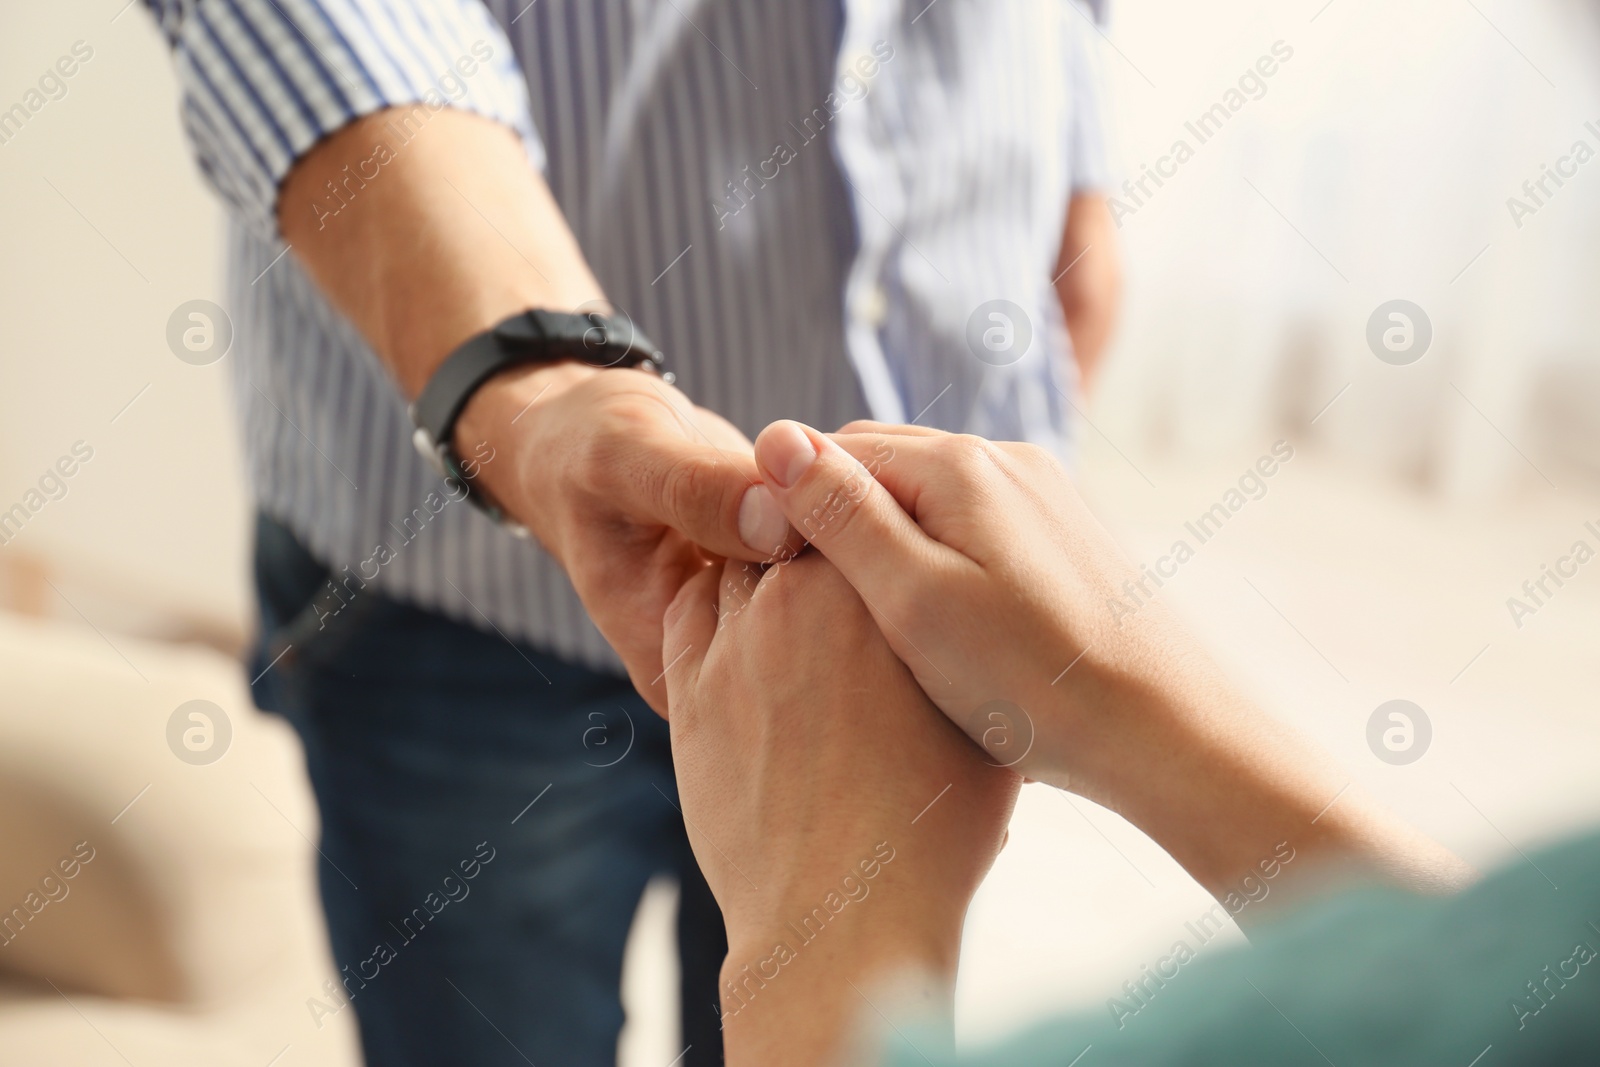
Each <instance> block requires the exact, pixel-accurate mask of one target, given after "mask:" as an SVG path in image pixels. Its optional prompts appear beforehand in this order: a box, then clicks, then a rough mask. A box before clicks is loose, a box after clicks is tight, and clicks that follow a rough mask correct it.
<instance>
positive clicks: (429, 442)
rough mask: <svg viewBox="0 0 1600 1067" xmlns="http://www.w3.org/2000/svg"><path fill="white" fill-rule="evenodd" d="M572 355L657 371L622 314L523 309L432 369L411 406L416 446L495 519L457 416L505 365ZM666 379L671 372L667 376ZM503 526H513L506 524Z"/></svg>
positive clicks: (652, 351)
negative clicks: (461, 443) (473, 480)
mask: <svg viewBox="0 0 1600 1067" xmlns="http://www.w3.org/2000/svg"><path fill="white" fill-rule="evenodd" d="M568 359H571V360H576V361H578V362H580V363H584V364H587V365H589V366H591V367H639V368H641V369H651V370H656V371H659V370H660V368H661V365H662V363H663V357H662V354H661V350H660V349H658V348H657V347H656V346H655V343H654V342H652V341H651V340H650V339H649V338H648V337H646V336H645V335H644V332H643V331H642V330H640V329H639V328H638V327H636V326H634V325H633V322H632V321H631V320H629V319H628V318H627V317H626V316H622V315H602V314H600V313H599V312H578V313H571V312H560V311H540V310H531V311H524V312H521V313H519V314H516V315H513V316H511V317H510V318H509V319H506V320H505V321H503V322H501V323H500V324H498V325H497V326H495V327H494V328H493V329H489V330H485V331H484V332H483V333H480V334H476V335H475V336H473V337H470V338H468V339H467V341H465V342H464V343H463V344H462V345H461V347H459V348H457V349H456V350H455V351H454V352H452V353H450V355H449V356H448V357H446V359H445V361H444V362H443V363H441V364H439V367H438V369H437V370H435V371H434V372H433V377H432V378H430V379H429V380H428V384H427V385H426V386H424V387H423V389H422V392H421V393H420V394H418V396H417V399H416V401H415V402H414V403H412V405H411V422H412V424H413V425H414V426H415V427H416V432H415V433H414V434H413V435H412V440H413V443H414V444H415V445H416V447H417V451H418V452H420V453H422V455H423V457H424V458H425V459H427V460H428V462H429V463H431V464H433V466H434V467H435V469H437V470H438V471H439V473H440V474H441V475H444V476H445V477H453V478H456V479H459V480H461V481H462V482H463V484H466V485H468V486H469V494H468V499H469V500H472V501H473V502H474V503H476V504H478V505H479V506H480V507H482V508H483V509H484V510H486V511H488V512H489V513H490V514H491V515H492V516H494V517H495V518H496V519H497V520H499V521H501V522H506V518H505V516H504V514H503V513H502V512H501V511H500V509H499V508H498V507H495V506H494V505H493V504H492V502H490V501H488V500H487V499H486V498H485V497H484V494H483V493H482V492H481V491H477V490H472V489H471V486H470V482H469V479H468V476H467V474H466V473H465V472H464V471H463V470H462V468H461V464H460V463H459V462H458V460H457V458H456V455H455V449H454V448H453V447H452V445H451V443H450V442H451V438H452V436H453V435H454V433H455V426H456V420H457V419H458V418H460V417H461V412H462V410H463V409H465V408H466V406H467V401H468V400H470V399H472V394H473V393H475V392H477V391H478V389H479V387H480V386H482V385H483V383H485V382H487V381H488V380H489V379H490V378H492V377H494V376H495V375H496V374H498V373H500V372H501V371H503V370H508V369H510V368H512V367H518V366H525V365H527V364H532V363H557V362H560V361H562V360H568ZM665 377H666V378H667V380H668V381H671V375H666V376H665ZM508 525H513V524H510V523H508Z"/></svg>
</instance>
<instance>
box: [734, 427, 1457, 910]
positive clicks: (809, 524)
mask: <svg viewBox="0 0 1600 1067" xmlns="http://www.w3.org/2000/svg"><path fill="white" fill-rule="evenodd" d="M756 460H757V463H758V464H759V466H760V467H761V470H762V474H763V477H764V479H765V481H766V484H767V486H768V488H769V490H770V491H771V492H772V494H773V496H774V497H775V498H776V499H777V501H778V503H779V504H780V506H782V507H783V509H784V511H785V512H786V513H787V514H788V516H789V521H790V523H791V524H792V525H793V526H794V528H795V529H796V530H797V531H799V533H800V535H801V536H802V537H804V538H805V539H806V540H808V541H810V542H811V543H812V544H814V545H815V546H816V547H817V548H818V549H820V550H821V551H822V552H823V554H824V555H826V556H827V557H828V558H829V559H830V560H832V561H833V563H834V564H835V565H836V566H837V567H838V568H839V570H840V572H841V573H843V575H844V576H845V578H846V579H848V580H849V582H850V584H851V585H852V586H854V587H855V589H856V590H857V591H858V592H859V593H860V595H861V598H862V599H863V600H864V601H865V602H866V603H867V604H868V605H869V607H870V608H871V610H872V614H873V616H874V618H875V619H876V621H877V623H878V625H879V628H880V630H881V631H882V633H883V635H884V637H885V639H887V641H888V642H889V645H890V646H891V647H892V648H893V649H894V651H895V653H896V654H897V655H898V656H899V657H900V659H901V660H902V661H904V662H905V664H906V665H907V666H908V667H909V668H910V669H911V671H912V673H913V674H914V675H915V677H916V679H917V681H918V683H919V684H920V685H921V686H922V688H923V690H924V692H926V693H927V694H928V696H929V697H930V698H932V700H933V701H934V702H935V703H936V704H937V705H938V706H939V708H940V710H942V711H943V712H944V713H945V714H946V715H947V716H949V717H950V719H951V720H952V721H954V722H955V723H956V724H958V725H959V726H960V727H961V728H962V729H963V730H965V731H966V733H967V735H968V736H969V737H971V738H972V740H974V741H976V742H977V743H978V744H980V745H982V746H983V747H984V748H985V749H986V750H987V751H988V752H989V753H990V754H991V756H992V757H993V758H994V759H995V760H996V761H997V762H1001V763H1004V764H1008V765H1011V766H1014V767H1015V768H1016V770H1018V771H1019V772H1020V773H1022V774H1025V775H1027V776H1028V777H1030V778H1035V779H1039V780H1042V781H1045V782H1049V783H1051V784H1053V785H1056V786H1059V787H1061V788H1069V789H1072V790H1073V791H1074V792H1077V793H1080V794H1082V795H1084V796H1087V797H1089V798H1090V799H1092V800H1095V801H1097V802H1099V803H1102V804H1105V805H1106V806H1108V807H1110V808H1112V809H1114V810H1116V811H1119V812H1120V813H1122V814H1123V815H1125V816H1126V817H1127V818H1128V819H1129V820H1130V821H1132V822H1133V823H1134V824H1135V825H1137V826H1139V827H1140V828H1141V829H1143V830H1144V831H1145V832H1146V833H1148V834H1150V836H1151V837H1153V838H1155V840H1156V841H1157V842H1158V843H1160V844H1161V845H1162V846H1163V847H1165V848H1166V849H1167V851H1168V852H1170V853H1172V855H1173V856H1174V858H1176V859H1177V860H1178V861H1179V862H1180V863H1182V864H1183V866H1184V867H1185V869H1187V870H1188V871H1189V872H1190V873H1191V874H1192V875H1193V876H1194V877H1195V878H1197V879H1198V880H1199V881H1200V882H1201V883H1202V884H1203V885H1205V886H1206V888H1207V889H1209V890H1211V891H1212V893H1213V894H1215V895H1216V896H1218V898H1219V899H1224V901H1225V902H1226V898H1227V897H1228V895H1229V894H1237V893H1238V891H1239V889H1240V886H1241V885H1242V884H1245V883H1244V880H1245V879H1249V878H1255V879H1257V880H1259V877H1260V876H1261V874H1262V873H1263V872H1265V871H1267V870H1269V869H1270V870H1272V871H1273V874H1272V875H1271V876H1270V877H1277V876H1278V873H1279V869H1280V868H1281V867H1282V866H1283V865H1284V864H1283V861H1282V857H1283V856H1284V855H1286V854H1288V855H1294V856H1297V857H1299V859H1297V860H1295V861H1294V862H1293V864H1292V871H1291V873H1290V875H1288V876H1285V877H1284V878H1282V879H1280V880H1279V881H1277V882H1275V883H1274V887H1275V888H1277V887H1279V886H1282V885H1284V884H1286V883H1296V882H1301V881H1303V879H1302V877H1301V876H1302V875H1303V874H1304V873H1305V872H1307V871H1308V870H1312V869H1315V868H1320V867H1324V866H1326V865H1330V864H1337V865H1341V866H1355V867H1358V868H1360V869H1361V870H1362V872H1363V873H1367V872H1372V871H1376V872H1378V873H1381V874H1382V875H1384V876H1386V877H1388V878H1390V879H1392V880H1394V881H1398V882H1401V883H1402V884H1408V885H1413V886H1418V887H1430V888H1431V887H1442V886H1447V885H1453V884H1458V883H1459V882H1460V881H1461V880H1463V878H1464V877H1465V876H1466V874H1467V871H1466V869H1465V867H1464V866H1463V865H1461V863H1460V861H1458V860H1456V859H1455V858H1454V857H1453V856H1450V855H1449V854H1448V853H1446V852H1444V850H1443V849H1441V848H1439V847H1438V846H1437V845H1435V844H1433V843H1432V842H1429V841H1426V839H1423V838H1421V837H1420V836H1419V835H1417V834H1415V833H1414V832H1411V831H1409V830H1407V829H1405V828H1403V827H1401V826H1400V825H1398V824H1397V823H1395V822H1394V821H1393V820H1392V819H1390V818H1388V817H1387V816H1386V815H1384V814H1383V813H1382V812H1381V811H1379V810H1378V809H1377V808H1376V806H1374V805H1372V804H1369V803H1367V802H1365V801H1363V800H1362V799H1361V798H1360V797H1359V796H1358V795H1357V791H1356V790H1349V791H1348V792H1346V790H1347V789H1348V786H1349V779H1348V777H1346V776H1344V775H1341V774H1339V773H1338V772H1337V771H1336V769H1333V768H1330V767H1328V766H1327V764H1326V761H1324V760H1323V759H1322V758H1321V757H1320V756H1319V754H1318V753H1316V752H1315V750H1313V749H1311V748H1310V747H1309V746H1308V745H1306V744H1305V743H1304V742H1303V741H1301V740H1300V739H1299V738H1298V737H1296V736H1294V735H1293V734H1292V733H1290V732H1289V731H1288V730H1286V729H1284V728H1283V727H1281V726H1280V725H1279V724H1278V723H1276V722H1274V721H1273V720H1272V719H1271V718H1270V717H1268V716H1266V715H1264V714H1262V713H1261V712H1260V711H1259V710H1258V709H1257V708H1255V707H1254V706H1253V705H1252V704H1251V703H1250V702H1249V701H1248V700H1247V699H1245V698H1244V697H1243V696H1242V695H1240V694H1239V693H1238V691H1237V690H1235V689H1234V688H1233V687H1231V686H1230V685H1229V684H1228V682H1227V680H1226V679H1225V678H1224V677H1223V676H1222V674H1221V673H1220V671H1219V670H1218V669H1217V668H1216V667H1215V665H1214V664H1213V663H1212V662H1211V660H1210V659H1209V657H1207V656H1206V655H1205V654H1204V652H1203V651H1202V650H1201V649H1200V648H1199V647H1198V645H1197V644H1196V643H1195V641H1194V640H1193V638H1192V637H1191V636H1190V635H1189V634H1188V633H1187V632H1186V631H1185V630H1184V628H1183V627H1182V626H1181V625H1180V624H1178V622H1177V621H1176V620H1175V619H1174V618H1173V617H1172V616H1171V615H1170V614H1169V613H1168V612H1167V611H1166V610H1165V608H1164V607H1163V606H1162V604H1161V603H1160V602H1159V601H1158V600H1154V599H1153V594H1154V593H1155V590H1156V586H1155V584H1154V579H1152V578H1150V577H1149V576H1148V575H1145V574H1141V573H1140V572H1138V571H1136V570H1135V569H1134V568H1133V567H1132V566H1131V565H1130V564H1129V563H1128V562H1127V560H1126V559H1125V558H1124V557H1123V555H1122V553H1121V552H1120V551H1119V550H1118V549H1117V547H1116V545H1115V544H1114V543H1113V542H1112V540H1111V537H1110V536H1109V534H1107V533H1106V531H1105V529H1104V528H1103V527H1102V526H1101V525H1100V524H1099V523H1098V522H1097V521H1096V520H1095V519H1094V517H1093V516H1092V515H1091V514H1090V513H1089V511H1088V509H1087V508H1086V507H1085V505H1084V503H1083V501H1082V500H1081V499H1080V498H1079V496H1078V494H1077V492H1076V491H1075V490H1074V489H1073V487H1072V485H1071V483H1070V481H1069V480H1068V478H1067V476H1066V473H1065V472H1064V471H1063V470H1062V468H1061V466H1060V464H1058V463H1057V462H1056V460H1055V459H1054V458H1053V457H1051V456H1050V455H1049V454H1048V453H1046V452H1045V451H1043V450H1042V449H1039V448H1036V447H1034V446H1031V445H1023V444H996V443H992V442H989V441H986V440H983V439H981V438H977V437H969V436H958V435H952V434H945V433H939V432H937V431H933V430H925V429H921V428H916V427H886V426H881V425H879V424H876V423H853V424H851V425H849V426H846V427H845V428H844V430H843V431H841V432H840V433H839V434H837V435H832V436H829V435H824V434H821V433H818V432H817V431H815V430H811V429H809V428H807V427H803V426H801V425H799V424H797V423H792V422H779V423H774V424H773V425H771V426H769V427H767V429H766V430H765V431H763V432H762V434H761V435H760V437H758V438H757V441H756ZM1321 880H1322V879H1318V881H1321ZM1250 884H1253V883H1250ZM1275 895H1276V896H1278V897H1279V899H1283V897H1284V896H1285V895H1286V894H1283V893H1276V894H1275ZM1288 895H1292V894H1288ZM1263 910H1264V909H1260V908H1257V909H1255V910H1254V911H1252V913H1251V916H1250V917H1251V918H1254V917H1255V915H1257V914H1259V913H1260V912H1261V911H1263Z"/></svg>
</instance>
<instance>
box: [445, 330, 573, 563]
mask: <svg viewBox="0 0 1600 1067" xmlns="http://www.w3.org/2000/svg"><path fill="white" fill-rule="evenodd" d="M599 373H600V370H599V369H598V368H595V367H589V366H585V365H584V364H581V363H577V362H574V361H571V360H566V361H562V362H559V363H542V364H534V365H529V366H523V367H515V368H512V369H509V370H506V371H503V372H501V373H500V374H497V375H495V376H494V377H493V378H491V379H489V380H488V381H487V382H485V383H483V385H482V386H480V387H479V388H478V389H477V390H476V391H475V392H474V393H473V394H472V396H471V397H470V398H469V399H468V400H467V403H466V406H465V407H463V408H462V409H461V414H460V416H459V417H458V418H457V419H456V424H455V430H454V434H453V437H452V441H451V444H452V447H453V448H454V449H455V453H456V455H457V456H459V457H461V460H462V467H463V470H464V472H465V473H466V475H467V477H468V478H469V479H470V481H471V486H472V488H473V489H475V490H482V491H484V492H487V493H488V495H489V496H490V497H491V498H492V499H493V500H494V501H495V502H496V503H498V504H499V505H500V506H501V507H502V508H503V509H505V510H506V511H507V512H508V513H509V514H511V515H513V516H514V517H516V518H517V519H518V520H519V521H521V522H523V523H524V524H525V525H527V526H528V527H529V529H530V530H531V531H532V532H533V534H534V535H535V536H536V537H538V538H539V540H540V541H541V543H543V544H544V545H545V546H546V547H547V548H550V547H552V546H551V544H550V542H549V540H548V537H549V531H547V530H543V529H541V528H540V527H539V524H538V523H537V521H536V520H537V519H538V509H534V508H531V507H529V506H528V504H529V502H530V501H532V500H534V499H537V498H538V495H539V493H538V489H537V487H534V486H530V485H529V484H528V483H529V477H530V475H531V474H532V473H534V472H537V471H538V470H539V468H540V464H539V463H538V462H537V456H538V454H539V451H540V448H539V445H538V443H537V439H538V430H539V427H540V425H541V423H542V422H544V421H547V419H546V418H545V415H546V414H547V412H548V410H549V407H550V406H551V405H552V404H555V403H556V402H557V401H558V400H559V399H560V397H562V396H563V395H564V394H565V393H567V392H568V391H569V390H571V389H572V388H573V387H575V386H577V385H579V384H581V383H582V382H584V381H587V380H588V379H589V378H591V377H593V376H594V375H596V374H599Z"/></svg>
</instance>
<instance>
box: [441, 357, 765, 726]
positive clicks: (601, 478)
mask: <svg viewBox="0 0 1600 1067" xmlns="http://www.w3.org/2000/svg"><path fill="white" fill-rule="evenodd" d="M479 442H490V443H491V444H492V445H493V447H494V448H495V451H496V458H495V460H494V461H493V462H490V463H486V464H484V465H482V467H481V468H480V473H479V474H478V477H477V479H475V482H477V483H479V484H481V485H482V486H483V487H484V488H487V489H488V491H489V493H490V495H492V496H493V497H494V498H495V500H496V501H498V502H499V503H500V504H501V505H502V506H504V507H505V508H506V509H507V510H508V511H510V512H511V514H512V515H514V516H516V517H517V518H518V519H519V520H521V521H522V522H524V523H525V524H526V525H527V526H528V528H529V529H530V530H531V531H532V532H533V534H534V536H536V537H537V538H538V539H539V542H540V543H541V544H542V545H544V546H545V548H546V549H548V550H549V551H550V552H551V554H552V555H554V556H555V558H556V559H557V560H558V561H560V563H561V565H562V566H563V567H564V568H565V569H566V572H567V576H568V577H569V578H570V579H571V580H572V584H573V586H574V587H575V588H576V589H577V591H578V595H579V596H580V597H582V598H583V603H584V606H585V607H587V608H588V609H589V615H590V617H591V618H593V619H594V621H595V625H597V626H598V627H599V628H600V632H601V633H603V634H605V636H606V639H607V640H608V641H610V642H611V644H612V646H613V647H615V648H616V650H617V652H618V653H619V654H620V655H621V656H622V659H623V662H624V663H626V664H627V667H628V673H629V675H630V676H631V677H632V679H633V684H634V686H635V688H637V689H638V690H639V692H640V693H641V694H642V695H643V696H644V698H645V699H646V700H647V701H649V702H650V705H651V707H653V708H655V709H656V711H657V712H661V713H665V711H666V707H667V701H666V695H667V691H666V688H665V686H664V685H663V684H662V677H661V674H662V662H663V661H662V659H661V618H662V616H663V614H665V612H666V609H667V605H668V604H670V603H671V602H672V598H673V597H674V596H675V595H676V594H677V592H678V590H679V588H681V587H682V586H683V584H684V582H686V581H687V580H688V579H689V578H690V577H691V576H692V575H694V574H696V573H698V572H699V571H700V570H701V569H702V568H704V567H705V566H706V564H707V562H708V561H710V560H712V559H717V560H718V561H719V562H720V559H721V557H734V558H740V559H772V558H774V557H775V556H777V555H779V554H780V553H782V552H785V551H789V550H788V549H786V548H785V545H786V541H787V539H788V538H789V536H790V529H789V523H788V519H787V518H786V517H785V516H784V515H783V513H782V512H781V511H779V510H778V508H777V505H776V504H775V503H773V502H772V499H771V497H770V496H769V495H768V493H767V491H766V489H765V488H763V487H761V486H760V484H759V480H758V478H757V476H756V467H755V459H754V457H753V456H752V455H751V451H750V442H749V440H748V439H746V437H745V436H744V434H742V433H740V432H739V431H738V430H736V429H735V428H734V427H733V426H732V425H730V424H729V423H728V422H727V421H726V420H725V419H723V418H722V417H721V416H719V415H717V414H715V413H714V412H710V411H707V410H705V409H704V408H699V407H696V406H695V405H693V404H692V403H690V402H689V399H688V398H687V397H685V396H684V395H683V394H682V393H681V392H679V391H678V390H677V389H674V388H673V387H672V386H670V385H667V384H666V383H665V382H663V381H662V380H661V379H660V378H658V377H656V376H655V375H654V374H650V373H648V372H645V371H633V370H596V369H594V368H590V367H583V366H580V365H577V364H563V365H557V366H553V367H539V368H531V369H528V370H524V371H520V372H512V373H507V374H504V375H501V376H499V377H498V378H496V379H494V380H493V381H492V382H490V383H489V385H487V386H485V387H484V388H483V389H482V390H480V391H479V392H478V393H477V394H476V395H475V396H474V397H473V399H472V400H471V402H470V403H468V405H467V408H466V411H465V412H464V413H463V416H462V418H461V421H460V422H459V423H458V426H457V430H456V445H457V451H458V454H460V455H463V456H470V455H473V454H475V452H476V446H477V444H478V443H479Z"/></svg>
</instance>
